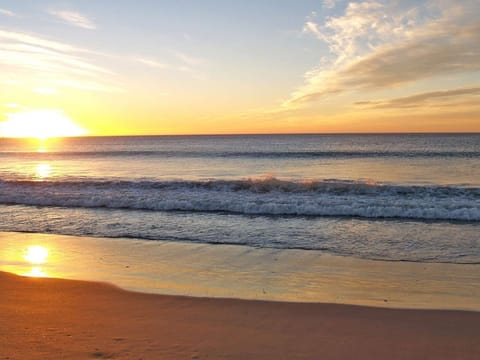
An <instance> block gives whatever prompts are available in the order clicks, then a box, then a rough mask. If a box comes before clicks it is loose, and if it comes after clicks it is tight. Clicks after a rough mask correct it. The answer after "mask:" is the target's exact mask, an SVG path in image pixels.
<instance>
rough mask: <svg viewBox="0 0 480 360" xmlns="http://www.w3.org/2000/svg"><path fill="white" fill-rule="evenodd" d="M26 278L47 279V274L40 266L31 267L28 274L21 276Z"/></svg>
mask: <svg viewBox="0 0 480 360" xmlns="http://www.w3.org/2000/svg"><path fill="white" fill-rule="evenodd" d="M22 275H23V276H28V277H48V274H47V273H46V272H45V271H43V270H42V268H41V267H40V266H32V269H31V270H30V272H28V273H25V274H22Z"/></svg>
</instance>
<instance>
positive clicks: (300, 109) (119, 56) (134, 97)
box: [0, 0, 480, 134]
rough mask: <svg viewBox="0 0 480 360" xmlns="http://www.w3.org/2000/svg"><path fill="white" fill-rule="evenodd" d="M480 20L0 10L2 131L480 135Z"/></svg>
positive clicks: (330, 10) (451, 14) (258, 5)
mask: <svg viewBox="0 0 480 360" xmlns="http://www.w3.org/2000/svg"><path fill="white" fill-rule="evenodd" d="M478 18H480V5H479V3H478V1H473V0H472V1H468V0H464V1H455V2H451V1H443V0H429V1H411V0H407V1H380V0H378V1H374V0H368V1H334V0H327V1H294V0H291V1H286V0H282V1H273V0H270V1H267V0H264V1H232V0H230V1H192V0H191V1H154V0H149V1H147V0H139V1H126V0H121V1H118V0H117V1H112V0H102V1H86V0H84V1H79V0H77V1H75V0H70V1H48V0H36V1H33V0H22V1H8V0H3V1H2V0H0V66H1V67H2V70H3V71H2V72H1V74H0V94H2V99H0V100H1V101H2V102H3V104H0V106H3V110H2V108H0V121H2V120H3V121H8V119H9V118H10V117H11V114H12V113H13V112H19V111H36V110H45V109H47V110H48V109H50V110H55V111H57V112H58V111H62V112H63V113H64V114H65V115H66V116H67V115H68V116H69V118H71V119H73V120H74V121H75V122H77V123H79V124H80V125H82V126H83V127H85V128H86V129H88V131H89V132H90V133H93V134H100V133H132V132H135V133H185V132H187V133H212V132H213V133H217V132H220V133H229V132H356V131H361V132H364V131H367V132H369V131H455V130H457V129H458V131H480V124H479V123H480V120H479V114H480V111H479V106H478V105H476V104H477V103H479V101H478V100H479V89H480V72H479V71H480V56H479V54H480V45H479V44H480V35H478V33H479V32H480V31H478V30H479V29H480V25H479V20H478ZM132 121H133V122H135V124H136V126H135V127H133V125H132Z"/></svg>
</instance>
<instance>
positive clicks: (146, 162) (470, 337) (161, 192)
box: [0, 134, 480, 360]
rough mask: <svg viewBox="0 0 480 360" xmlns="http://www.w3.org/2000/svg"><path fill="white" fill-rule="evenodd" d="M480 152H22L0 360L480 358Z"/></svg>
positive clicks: (418, 145)
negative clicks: (100, 359)
mask: <svg viewBox="0 0 480 360" xmlns="http://www.w3.org/2000/svg"><path fill="white" fill-rule="evenodd" d="M478 140H479V135H478V134H456V135H455V134H453V135H452V134H446V135H428V134H427V135H412V134H403V135H395V136H394V135H382V134H380V135H375V134H371V135H282V136H280V135H265V136H246V135H245V136H243V135H242V136H178V137H168V136H151V137H150V136H141V137H121V138H119V137H92V138H70V139H64V140H62V141H61V142H51V143H50V142H46V143H45V144H44V145H45V146H44V147H43V148H39V149H37V148H36V147H35V146H34V147H31V148H28V147H26V145H25V143H24V142H22V141H21V140H18V139H10V140H8V141H2V143H1V144H0V157H1V160H2V161H1V162H0V214H1V215H0V273H1V275H0V360H6V359H9V360H11V359H52V358H61V359H89V358H118V359H192V358H193V359H195V358H196V359H318V358H322V359H350V358H355V359H477V358H478V355H479V354H480V345H479V344H480V341H479V339H480V330H479V329H480V328H479V326H478V324H479V323H480V321H479V320H480V265H479V264H480V243H479V238H478V233H479V228H480V227H479V226H480V225H479V221H478V220H479V219H480V217H479V216H480V206H479V205H480V204H479V199H480V197H479V195H480V183H479V181H478V179H480V176H479V174H480V173H479V169H480V167H479V166H478V164H479V161H478V158H479V157H478V155H479V154H480V149H479V147H478V144H480V142H479V141H478ZM458 144H462V146H461V147H459V145H458ZM445 169H449V171H445Z"/></svg>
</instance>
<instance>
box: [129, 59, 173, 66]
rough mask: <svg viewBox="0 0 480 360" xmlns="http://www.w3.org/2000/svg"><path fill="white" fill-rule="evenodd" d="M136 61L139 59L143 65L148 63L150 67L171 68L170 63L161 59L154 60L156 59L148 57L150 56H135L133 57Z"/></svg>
mask: <svg viewBox="0 0 480 360" xmlns="http://www.w3.org/2000/svg"><path fill="white" fill-rule="evenodd" d="M133 60H134V61H137V62H139V63H141V64H143V65H147V66H150V67H153V68H158V69H166V68H169V67H170V65H168V64H166V63H163V62H160V61H157V60H154V59H148V58H144V57H135V58H133Z"/></svg>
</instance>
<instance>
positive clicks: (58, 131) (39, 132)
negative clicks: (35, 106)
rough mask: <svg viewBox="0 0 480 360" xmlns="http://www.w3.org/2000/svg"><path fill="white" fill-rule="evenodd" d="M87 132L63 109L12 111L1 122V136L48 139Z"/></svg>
mask: <svg viewBox="0 0 480 360" xmlns="http://www.w3.org/2000/svg"><path fill="white" fill-rule="evenodd" d="M85 134H86V131H85V130H84V129H82V128H81V127H79V126H78V125H77V124H75V122H74V121H73V120H71V119H70V118H69V117H68V116H67V115H66V114H65V113H64V112H63V111H62V110H32V111H25V112H18V113H11V114H8V120H6V121H5V122H3V123H0V137H16V138H37V139H48V138H52V137H63V136H81V135H85Z"/></svg>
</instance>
